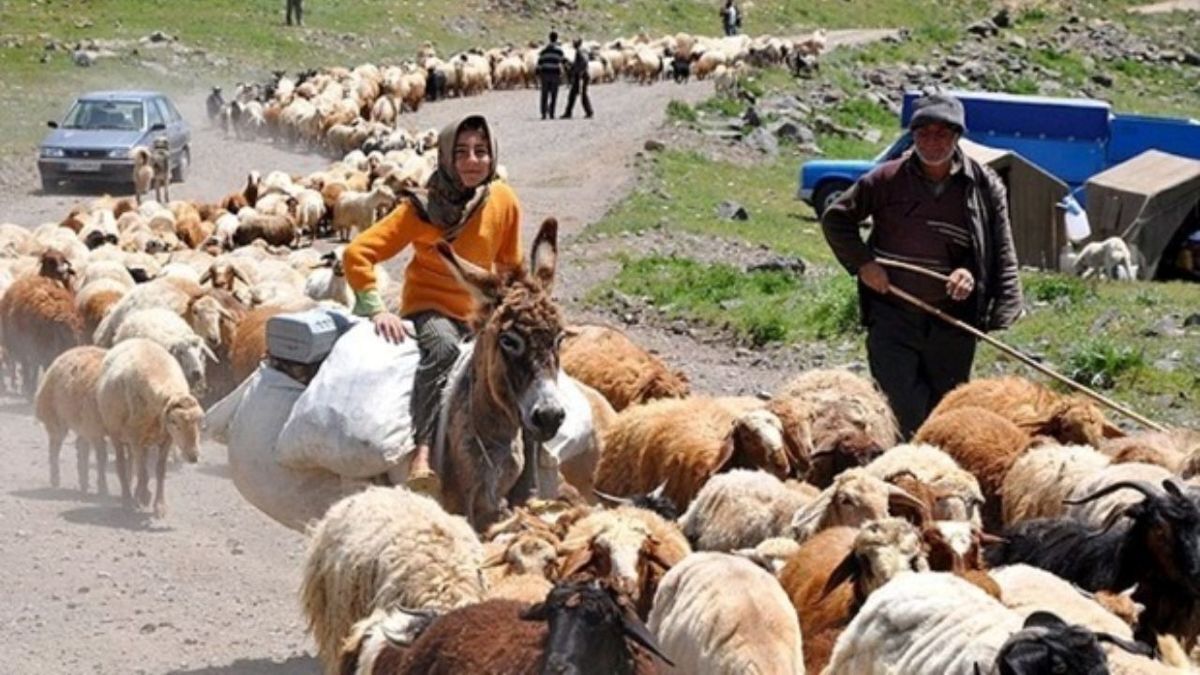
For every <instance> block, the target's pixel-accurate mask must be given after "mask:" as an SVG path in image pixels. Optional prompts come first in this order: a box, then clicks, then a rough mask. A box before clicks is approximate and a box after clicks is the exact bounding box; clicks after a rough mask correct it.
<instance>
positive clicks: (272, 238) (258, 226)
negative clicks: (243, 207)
mask: <svg viewBox="0 0 1200 675" xmlns="http://www.w3.org/2000/svg"><path fill="white" fill-rule="evenodd" d="M238 220H240V221H241V222H240V223H238V226H237V229H235V230H234V231H233V245H234V246H246V245H248V244H250V243H252V242H253V241H254V240H256V239H262V240H263V241H265V242H266V243H267V244H268V245H270V246H291V245H292V243H293V242H295V241H296V232H297V230H296V221H295V220H293V219H292V217H291V216H290V215H279V214H267V213H248V214H247V215H246V217H245V218H242V217H241V214H240V213H239V214H238Z"/></svg>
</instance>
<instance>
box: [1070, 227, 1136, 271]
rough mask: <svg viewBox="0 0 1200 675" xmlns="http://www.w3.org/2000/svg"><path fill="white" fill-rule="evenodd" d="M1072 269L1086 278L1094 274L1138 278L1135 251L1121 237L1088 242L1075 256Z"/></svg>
mask: <svg viewBox="0 0 1200 675" xmlns="http://www.w3.org/2000/svg"><path fill="white" fill-rule="evenodd" d="M1071 271H1072V272H1074V273H1075V275H1076V276H1080V277H1083V278H1084V279H1087V278H1088V277H1090V276H1093V275H1095V276H1098V277H1101V278H1104V279H1125V280H1127V281H1133V280H1136V279H1137V268H1136V266H1135V264H1134V257H1133V253H1131V252H1130V249H1129V244H1126V243H1125V240H1124V239H1121V238H1120V237H1109V238H1108V239H1105V240H1103V241H1093V242H1090V243H1088V244H1087V245H1086V246H1084V247H1083V249H1082V250H1080V251H1079V255H1077V256H1076V257H1075V262H1074V263H1073V264H1072V266H1071Z"/></svg>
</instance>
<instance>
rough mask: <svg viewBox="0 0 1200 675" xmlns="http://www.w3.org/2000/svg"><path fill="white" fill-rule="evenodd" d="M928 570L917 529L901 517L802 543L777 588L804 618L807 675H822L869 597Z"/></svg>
mask: <svg viewBox="0 0 1200 675" xmlns="http://www.w3.org/2000/svg"><path fill="white" fill-rule="evenodd" d="M928 569H929V564H928V562H927V561H926V559H925V553H924V551H923V550H922V547H921V538H920V536H919V534H918V533H917V530H916V529H915V528H914V527H913V526H912V525H910V524H908V523H907V522H905V521H903V520H900V519H898V518H887V519H884V520H877V521H873V522H871V523H868V524H867V525H866V526H864V527H863V528H862V529H861V530H859V529H855V528H850V527H835V528H832V529H828V530H824V531H822V532H819V533H817V534H816V535H815V536H814V537H813V538H812V539H809V540H808V541H806V542H804V543H803V544H801V545H800V550H799V551H798V552H797V553H796V555H794V556H793V557H792V558H791V559H790V560H788V562H787V564H786V565H784V568H783V570H782V571H781V572H780V573H779V583H780V584H781V585H782V586H783V590H784V592H785V593H787V594H788V597H789V598H790V599H791V601H792V606H794V607H795V608H796V612H797V614H799V616H800V632H801V634H802V635H804V642H805V645H804V666H805V668H806V669H807V670H808V672H812V673H819V672H821V669H822V668H824V667H825V664H826V663H827V662H828V661H829V656H830V653H831V652H832V651H833V646H834V642H835V641H836V640H837V636H838V634H839V633H841V632H842V629H844V628H845V627H846V625H847V624H849V623H850V621H851V619H853V618H854V615H855V614H857V613H858V611H859V608H860V607H862V606H863V603H864V602H865V601H866V600H867V599H868V597H869V596H870V595H872V594H873V593H875V592H877V590H878V589H879V588H880V587H881V586H884V585H885V584H887V583H888V582H889V580H892V579H894V578H895V577H898V576H902V575H904V574H907V573H908V572H924V571H927V570H928Z"/></svg>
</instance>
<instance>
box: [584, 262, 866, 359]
mask: <svg viewBox="0 0 1200 675" xmlns="http://www.w3.org/2000/svg"><path fill="white" fill-rule="evenodd" d="M615 292H619V293H622V294H624V295H626V296H634V297H637V298H643V299H646V300H648V301H649V302H651V303H652V304H653V305H654V306H655V307H657V308H659V309H660V310H661V311H663V312H664V313H665V314H666V316H667V317H668V318H672V319H674V318H688V319H690V320H699V321H702V322H705V323H708V324H710V325H714V326H721V327H727V328H729V329H730V330H732V331H733V332H734V334H736V335H738V336H739V337H741V338H743V339H745V340H746V341H748V342H749V343H750V344H753V345H755V346H763V345H767V344H771V343H786V342H793V341H795V340H797V339H801V338H805V339H817V340H825V339H833V338H837V337H840V336H842V335H845V334H848V333H852V332H854V331H856V330H857V329H858V304H857V300H856V299H855V295H854V293H855V290H854V284H853V280H851V279H850V278H849V277H847V276H846V275H836V276H825V277H818V278H815V279H809V278H802V277H796V276H793V275H790V274H787V273H784V272H775V271H755V272H746V271H743V270H741V269H738V268H736V267H733V266H731V265H726V264H721V263H713V264H705V263H700V262H697V261H695V260H691V259H687V258H677V257H664V256H648V257H644V258H629V257H623V258H622V259H621V271H620V273H618V274H617V276H616V277H615V278H614V279H613V280H611V281H610V282H609V283H607V284H603V285H601V286H600V287H599V288H597V289H595V290H593V291H592V293H591V295H590V298H589V299H590V300H591V302H594V303H601V304H603V303H605V302H608V301H609V300H611V299H612V298H613V297H614V296H615Z"/></svg>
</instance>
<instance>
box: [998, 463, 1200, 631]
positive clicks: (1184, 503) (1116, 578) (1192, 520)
mask: <svg viewBox="0 0 1200 675" xmlns="http://www.w3.org/2000/svg"><path fill="white" fill-rule="evenodd" d="M1126 488H1128V489H1132V490H1137V491H1138V492H1141V493H1142V494H1143V495H1144V499H1142V501H1140V502H1137V503H1135V504H1130V505H1128V506H1126V507H1124V508H1123V509H1121V510H1119V511H1117V512H1115V513H1114V514H1113V515H1112V516H1110V517H1109V519H1108V522H1107V523H1106V524H1105V527H1103V528H1101V529H1096V528H1093V527H1091V526H1089V525H1086V524H1084V523H1080V522H1078V521H1074V520H1069V519H1061V520H1051V519H1036V520H1029V521H1025V522H1023V523H1019V524H1017V525H1016V526H1014V527H1012V528H1010V529H1008V530H1006V531H1005V532H1004V534H1003V539H1004V541H1003V543H1000V544H996V545H994V546H992V547H991V548H989V549H988V551H987V556H986V557H987V562H988V564H989V565H991V566H998V565H1010V564H1014V563H1026V564H1028V565H1033V566H1035V567H1040V568H1042V569H1044V570H1046V571H1048V572H1053V573H1054V574H1056V575H1058V576H1060V577H1062V578H1063V579H1066V580H1068V581H1071V582H1073V583H1075V584H1076V585H1078V586H1080V587H1082V588H1083V589H1085V590H1089V591H1099V590H1106V591H1119V590H1121V589H1125V588H1129V587H1130V586H1132V585H1134V584H1137V591H1135V592H1134V594H1133V600H1134V601H1135V602H1138V603H1141V604H1142V605H1144V606H1145V607H1146V610H1145V612H1144V613H1143V614H1142V616H1141V620H1140V622H1139V624H1138V629H1137V633H1136V634H1135V637H1136V638H1137V639H1138V640H1139V641H1142V642H1146V643H1148V644H1154V643H1155V635H1156V634H1158V633H1166V634H1169V635H1174V636H1176V637H1178V638H1179V639H1180V640H1181V641H1182V642H1183V643H1184V647H1185V648H1187V649H1190V648H1191V647H1192V645H1193V644H1194V643H1195V641H1196V638H1197V636H1198V635H1200V621H1198V617H1200V508H1197V506H1196V504H1195V503H1194V502H1193V501H1192V499H1190V498H1189V497H1188V496H1187V495H1185V494H1184V493H1183V491H1182V490H1181V489H1180V487H1179V486H1178V485H1176V484H1175V483H1174V482H1173V481H1171V480H1164V481H1163V483H1162V489H1161V490H1159V489H1158V488H1157V487H1156V486H1154V485H1153V484H1151V483H1148V482H1145V481H1123V482H1120V483H1114V484H1112V485H1109V486H1107V487H1105V488H1104V489H1102V490H1099V491H1097V492H1095V493H1093V494H1091V495H1088V496H1086V497H1083V498H1081V499H1077V500H1070V501H1069V502H1068V503H1071V504H1082V503H1085V502H1089V501H1092V500H1095V499H1099V498H1100V497H1103V496H1105V495H1108V494H1111V493H1113V492H1116V491H1117V490H1122V489H1126ZM1126 518H1127V519H1128V522H1123V520H1124V519H1126Z"/></svg>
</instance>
